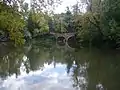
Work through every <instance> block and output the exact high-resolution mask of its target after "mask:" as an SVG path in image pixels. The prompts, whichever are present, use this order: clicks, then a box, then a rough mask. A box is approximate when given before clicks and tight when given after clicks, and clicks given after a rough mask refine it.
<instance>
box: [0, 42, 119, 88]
mask: <svg viewBox="0 0 120 90" xmlns="http://www.w3.org/2000/svg"><path fill="white" fill-rule="evenodd" d="M33 89H34V90H120V53H119V52H118V51H113V50H104V51H103V50H99V49H92V48H91V49H79V50H78V49H76V48H71V47H69V46H67V45H64V46H61V45H58V44H57V43H56V42H52V41H51V40H44V41H42V40H37V41H33V42H32V43H31V42H30V43H29V44H26V45H25V46H24V47H21V48H13V47H11V46H10V45H8V44H6V43H1V44H0V90H33Z"/></svg>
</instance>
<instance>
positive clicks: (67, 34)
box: [50, 32, 75, 42]
mask: <svg viewBox="0 0 120 90" xmlns="http://www.w3.org/2000/svg"><path fill="white" fill-rule="evenodd" d="M50 34H52V35H54V36H55V37H56V40H57V39H58V38H59V37H64V38H65V41H66V42H67V41H68V39H69V38H70V37H73V36H75V33H54V32H50Z"/></svg>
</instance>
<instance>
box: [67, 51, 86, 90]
mask: <svg viewBox="0 0 120 90" xmlns="http://www.w3.org/2000/svg"><path fill="white" fill-rule="evenodd" d="M74 53H75V52H74ZM74 53H73V52H66V58H65V59H66V63H67V73H71V74H72V80H73V86H74V87H75V88H77V90H86V87H87V70H86V68H87V63H85V64H83V65H82V64H81V63H80V60H79V59H77V58H76V57H75V55H74Z"/></svg>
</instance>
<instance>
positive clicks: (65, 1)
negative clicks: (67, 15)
mask: <svg viewBox="0 0 120 90" xmlns="http://www.w3.org/2000/svg"><path fill="white" fill-rule="evenodd" d="M25 1H26V2H27V3H30V0H25ZM61 1H62V4H61V5H59V6H58V7H56V9H55V11H54V12H55V13H62V12H65V10H66V7H67V6H68V7H71V6H73V5H75V4H76V2H77V0H61ZM82 12H85V7H84V8H83V9H82Z"/></svg>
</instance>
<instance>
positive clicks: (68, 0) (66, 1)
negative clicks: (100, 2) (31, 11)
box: [55, 0, 76, 13]
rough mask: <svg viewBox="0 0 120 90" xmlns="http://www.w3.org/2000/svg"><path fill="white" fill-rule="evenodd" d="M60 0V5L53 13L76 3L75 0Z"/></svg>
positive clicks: (62, 10)
mask: <svg viewBox="0 0 120 90" xmlns="http://www.w3.org/2000/svg"><path fill="white" fill-rule="evenodd" d="M61 1H62V5H59V6H58V7H57V8H56V10H55V13H61V12H64V11H65V10H66V7H67V6H73V5H74V4H76V0H61Z"/></svg>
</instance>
